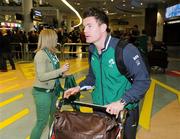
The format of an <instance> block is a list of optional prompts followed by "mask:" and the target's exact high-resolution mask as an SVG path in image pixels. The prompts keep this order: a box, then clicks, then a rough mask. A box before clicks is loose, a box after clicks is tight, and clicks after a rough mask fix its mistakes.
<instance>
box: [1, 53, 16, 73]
mask: <svg viewBox="0 0 180 139" xmlns="http://www.w3.org/2000/svg"><path fill="white" fill-rule="evenodd" d="M6 60H9V63H10V65H11V67H12V69H15V64H14V60H13V55H12V53H3V54H2V67H1V68H2V70H7V63H6Z"/></svg>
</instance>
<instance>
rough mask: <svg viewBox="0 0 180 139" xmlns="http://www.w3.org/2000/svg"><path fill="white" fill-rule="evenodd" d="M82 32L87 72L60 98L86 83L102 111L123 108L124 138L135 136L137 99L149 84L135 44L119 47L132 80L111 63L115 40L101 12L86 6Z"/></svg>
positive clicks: (109, 111)
mask: <svg viewBox="0 0 180 139" xmlns="http://www.w3.org/2000/svg"><path fill="white" fill-rule="evenodd" d="M83 25H84V33H85V36H86V42H87V43H91V45H90V47H89V54H90V53H91V57H89V72H88V75H87V76H86V78H85V80H83V81H82V82H81V83H80V84H79V86H76V87H73V88H70V89H68V90H66V91H65V92H64V97H65V98H69V96H71V95H74V94H76V93H77V92H79V91H80V90H82V89H83V88H86V87H87V86H94V90H93V92H92V101H93V103H94V104H98V105H104V106H106V112H107V113H110V114H112V115H116V116H117V115H118V114H119V112H120V111H121V110H123V109H124V108H126V109H127V110H128V116H127V119H126V123H125V128H124V130H125V134H124V139H135V138H136V130H137V126H138V120H139V107H138V102H139V101H140V100H141V99H142V98H143V97H144V95H145V93H146V91H147V89H148V88H149V85H150V78H149V74H148V71H147V69H146V66H145V64H144V62H143V60H142V57H141V55H140V53H139V51H138V49H137V48H136V47H134V46H133V45H132V44H128V45H127V46H126V47H125V48H124V50H123V59H124V64H125V66H126V67H127V69H128V71H129V72H130V75H131V77H133V81H132V83H131V82H130V81H129V80H128V79H127V78H126V77H125V76H124V75H123V74H121V73H120V72H119V70H118V68H117V65H116V62H115V48H116V47H117V43H118V41H119V39H118V38H114V37H112V36H111V35H110V34H109V33H108V32H107V29H108V25H109V21H108V17H107V15H106V14H105V12H104V11H101V10H100V9H97V8H90V9H88V10H87V11H85V12H84V14H83Z"/></svg>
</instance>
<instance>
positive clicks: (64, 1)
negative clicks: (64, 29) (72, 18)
mask: <svg viewBox="0 0 180 139" xmlns="http://www.w3.org/2000/svg"><path fill="white" fill-rule="evenodd" d="M61 1H62V2H63V3H64V4H66V6H67V7H69V8H70V9H71V10H72V11H73V12H74V13H75V14H76V15H77V17H78V18H79V24H77V25H75V26H74V27H73V28H75V27H78V26H80V25H81V24H82V18H81V16H80V14H79V13H78V11H76V9H75V8H74V7H72V6H71V5H70V4H69V3H68V2H67V1H66V0H61Z"/></svg>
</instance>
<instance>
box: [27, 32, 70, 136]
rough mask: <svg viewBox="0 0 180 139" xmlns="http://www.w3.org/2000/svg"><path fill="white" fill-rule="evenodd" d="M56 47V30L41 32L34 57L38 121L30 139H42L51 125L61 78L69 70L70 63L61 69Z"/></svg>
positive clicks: (34, 94) (34, 95) (34, 88)
mask: <svg viewBox="0 0 180 139" xmlns="http://www.w3.org/2000/svg"><path fill="white" fill-rule="evenodd" d="M56 45H57V34H56V32H55V31H54V30H51V29H45V30H42V31H41V32H40V35H39V40H38V48H37V50H36V55H35V57H34V63H35V71H36V81H35V84H34V87H33V93H32V94H33V97H34V101H35V105H36V114H37V121H36V125H35V127H34V128H33V130H32V132H31V136H30V139H40V137H41V134H42V132H43V129H44V128H45V127H46V125H47V123H48V121H49V126H50V125H51V123H52V120H53V114H54V112H55V102H56V100H57V98H58V96H59V94H60V92H61V91H62V88H61V86H60V81H59V78H61V77H63V76H64V73H65V72H66V71H68V70H69V64H68V63H66V64H65V65H63V66H62V67H61V68H60V67H59V60H58V58H57V56H56V54H55V52H56V48H55V47H56Z"/></svg>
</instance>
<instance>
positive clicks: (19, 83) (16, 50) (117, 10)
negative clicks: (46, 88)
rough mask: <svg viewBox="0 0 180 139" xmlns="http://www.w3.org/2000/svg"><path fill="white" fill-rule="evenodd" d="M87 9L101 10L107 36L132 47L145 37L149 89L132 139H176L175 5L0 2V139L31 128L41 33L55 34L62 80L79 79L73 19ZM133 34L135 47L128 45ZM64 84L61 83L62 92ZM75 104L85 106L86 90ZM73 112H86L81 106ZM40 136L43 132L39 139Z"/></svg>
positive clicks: (79, 36)
mask: <svg viewBox="0 0 180 139" xmlns="http://www.w3.org/2000/svg"><path fill="white" fill-rule="evenodd" d="M66 2H68V3H69V4H70V5H72V7H73V8H74V9H73V10H72V9H71V8H70V7H68V6H67V3H66ZM90 6H93V7H99V8H102V9H103V10H104V11H106V13H107V15H108V17H109V21H110V33H111V34H112V36H115V37H118V38H120V39H125V40H127V41H130V43H133V44H134V45H135V46H137V45H138V44H139V43H138V41H139V42H140V39H139V40H138V38H140V37H141V36H143V35H146V36H147V38H148V39H147V49H146V50H147V59H148V60H149V66H150V77H151V85H150V88H149V90H148V91H147V92H146V95H145V97H144V98H143V100H141V101H140V119H139V127H138V131H137V137H136V139H180V118H179V117H180V1H179V0H28V1H27V0H0V37H3V36H4V35H3V34H4V33H6V34H10V35H11V39H10V42H9V43H7V45H8V46H9V47H10V48H11V51H10V53H9V55H12V56H13V60H14V64H15V65H13V64H12V63H11V62H9V61H8V60H7V68H3V67H2V64H1V63H0V139H30V133H31V130H32V128H33V126H34V124H35V121H36V109H35V103H34V99H33V95H32V88H33V84H34V80H35V67H34V62H33V60H34V59H33V58H34V55H35V52H34V50H36V48H37V41H38V35H39V32H40V31H41V30H42V29H43V28H52V29H54V30H55V31H56V32H57V34H58V44H57V49H58V51H57V56H58V59H59V62H60V65H63V64H64V63H69V64H70V70H69V71H68V74H72V75H74V77H75V80H76V83H77V84H78V83H80V82H81V81H82V80H83V79H85V77H86V75H87V73H88V68H89V63H88V47H89V44H88V43H86V38H85V36H83V35H84V34H83V26H82V23H81V19H80V17H81V15H82V13H83V11H84V10H85V9H86V8H88V7H90ZM74 10H77V11H76V12H75V13H74ZM77 13H78V14H77ZM143 30H145V34H142V33H143ZM133 32H135V34H136V37H135V40H134V38H133V39H131V37H132V36H131V34H133ZM137 32H138V33H137ZM141 32H142V33H141ZM137 40H138V41H137ZM0 41H1V39H0ZM1 44H2V43H1V42H0V48H1ZM137 47H138V46H137ZM138 49H140V48H138ZM0 50H1V49H0ZM140 50H141V49H140ZM1 54H2V52H1V51H0V56H1ZM0 58H1V57H0ZM0 62H1V61H0ZM64 82H65V81H64V79H61V83H62V86H64ZM60 98H61V97H60ZM60 98H59V99H60ZM80 101H82V102H88V103H91V102H92V98H91V91H82V92H81V96H80ZM64 110H69V111H71V110H72V108H71V107H65V108H64ZM80 111H81V112H92V109H91V108H87V107H82V106H81V107H80ZM48 134H49V129H48V126H47V127H46V128H45V130H44V131H43V134H42V137H41V139H47V138H48Z"/></svg>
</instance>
